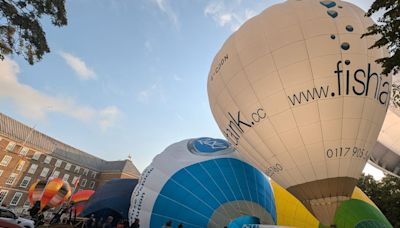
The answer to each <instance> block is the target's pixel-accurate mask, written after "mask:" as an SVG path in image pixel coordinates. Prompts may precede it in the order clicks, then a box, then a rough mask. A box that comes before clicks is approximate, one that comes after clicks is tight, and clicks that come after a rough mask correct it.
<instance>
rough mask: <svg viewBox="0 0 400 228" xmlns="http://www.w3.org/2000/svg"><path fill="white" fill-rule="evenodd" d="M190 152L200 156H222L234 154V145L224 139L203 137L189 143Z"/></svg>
mask: <svg viewBox="0 0 400 228" xmlns="http://www.w3.org/2000/svg"><path fill="white" fill-rule="evenodd" d="M188 149H189V151H190V152H192V153H194V154H198V155H222V154H227V153H231V152H234V151H235V149H234V148H233V147H232V145H231V144H230V143H229V142H228V141H226V140H223V139H214V138H209V137H202V138H197V139H192V140H190V141H189V142H188Z"/></svg>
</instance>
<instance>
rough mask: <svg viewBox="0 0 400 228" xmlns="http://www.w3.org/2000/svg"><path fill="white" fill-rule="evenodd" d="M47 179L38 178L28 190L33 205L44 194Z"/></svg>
mask: <svg viewBox="0 0 400 228" xmlns="http://www.w3.org/2000/svg"><path fill="white" fill-rule="evenodd" d="M46 184H47V181H46V180H37V181H36V182H35V183H33V184H32V185H31V187H30V188H29V190H28V199H29V202H30V205H31V206H33V205H34V204H35V203H36V202H38V201H40V198H41V197H42V195H43V191H44V188H45V187H46Z"/></svg>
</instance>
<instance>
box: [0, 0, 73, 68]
mask: <svg viewBox="0 0 400 228" xmlns="http://www.w3.org/2000/svg"><path fill="white" fill-rule="evenodd" d="M43 16H48V17H49V18H50V20H51V22H52V24H53V25H55V26H57V27H61V26H65V25H67V17H66V11H65V0H0V59H1V60H4V57H5V55H8V54H13V53H16V54H18V55H22V56H23V57H24V58H25V59H26V60H27V61H28V62H29V64H31V65H32V64H34V63H35V62H38V61H39V60H41V59H42V57H43V55H44V54H46V53H49V52H50V48H49V46H48V45H47V40H46V34H45V32H44V31H43V28H42V25H41V23H40V20H41V19H42V18H43Z"/></svg>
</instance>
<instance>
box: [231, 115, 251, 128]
mask: <svg viewBox="0 0 400 228" xmlns="http://www.w3.org/2000/svg"><path fill="white" fill-rule="evenodd" d="M228 114H229V116H230V117H231V120H233V121H234V122H235V124H236V126H237V128H238V129H240V131H241V132H242V133H243V132H244V131H243V129H242V126H241V125H242V124H243V125H244V126H247V127H251V125H250V124H248V123H245V122H243V121H241V120H240V111H239V112H238V113H237V119H235V118H234V117H233V116H232V114H231V113H230V112H228Z"/></svg>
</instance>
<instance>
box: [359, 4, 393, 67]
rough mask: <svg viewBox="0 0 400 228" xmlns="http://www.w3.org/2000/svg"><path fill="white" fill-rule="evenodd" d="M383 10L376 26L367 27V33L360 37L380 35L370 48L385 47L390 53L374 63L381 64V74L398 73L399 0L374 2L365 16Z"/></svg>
mask: <svg viewBox="0 0 400 228" xmlns="http://www.w3.org/2000/svg"><path fill="white" fill-rule="evenodd" d="M380 10H383V11H384V13H383V15H382V16H381V17H380V18H379V19H378V24H375V25H372V26H370V27H368V32H367V33H365V34H363V35H362V37H365V36H372V35H381V38H380V39H379V40H377V41H376V42H375V43H374V44H373V45H372V46H371V47H369V48H370V49H372V48H380V47H387V48H388V49H389V52H390V56H389V57H384V58H381V59H377V60H376V62H377V63H380V64H382V67H383V72H382V73H383V74H385V75H388V74H389V73H390V72H392V71H393V73H395V74H396V73H397V72H399V71H400V1H399V0H376V1H375V2H374V3H373V4H372V5H371V8H370V9H369V10H368V12H367V14H366V16H368V17H370V16H371V15H372V14H374V13H376V12H378V11H380Z"/></svg>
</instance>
